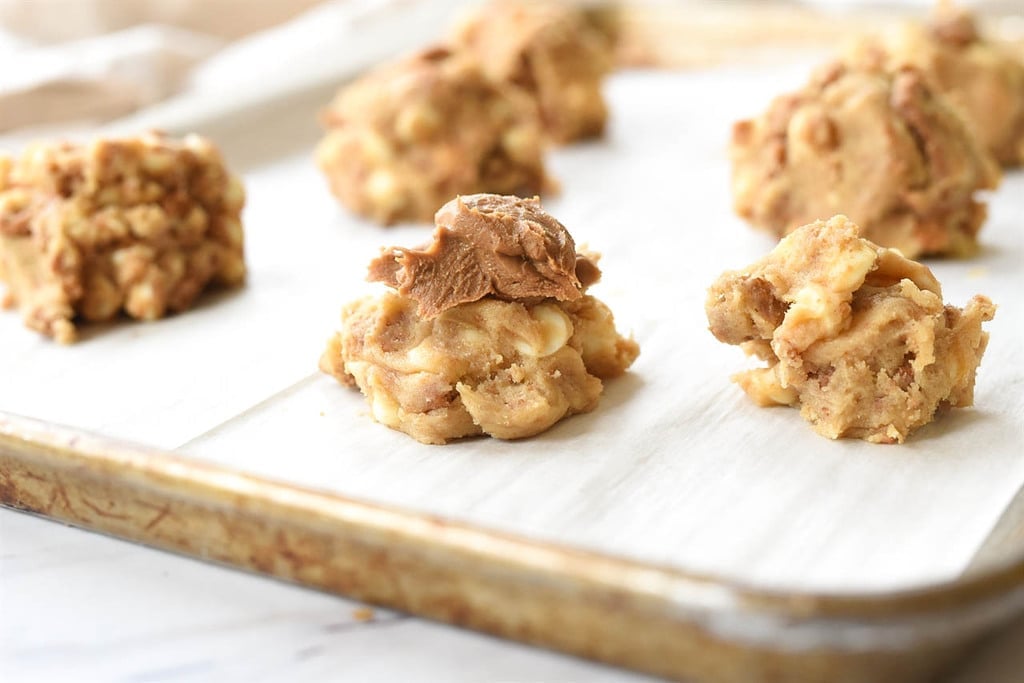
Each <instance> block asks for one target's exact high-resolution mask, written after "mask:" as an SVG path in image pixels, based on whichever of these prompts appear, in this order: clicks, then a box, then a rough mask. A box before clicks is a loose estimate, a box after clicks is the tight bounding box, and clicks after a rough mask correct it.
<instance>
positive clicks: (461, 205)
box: [369, 194, 600, 319]
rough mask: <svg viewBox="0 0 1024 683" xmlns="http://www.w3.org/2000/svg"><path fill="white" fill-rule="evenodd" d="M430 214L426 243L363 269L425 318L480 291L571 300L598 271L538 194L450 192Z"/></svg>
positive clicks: (396, 250)
mask: <svg viewBox="0 0 1024 683" xmlns="http://www.w3.org/2000/svg"><path fill="white" fill-rule="evenodd" d="M434 220H435V224H436V226H437V227H436V229H435V230H434V236H433V238H434V239H433V242H432V243H431V244H429V245H427V246H425V247H422V248H420V249H405V248H402V247H390V248H388V249H385V250H384V251H383V253H382V254H381V256H380V257H379V258H377V259H375V260H374V261H373V262H372V263H371V264H370V273H369V279H370V280H371V281H379V282H384V283H385V284H387V285H389V286H390V287H393V288H395V289H396V290H397V291H398V293H399V294H401V295H402V296H407V297H409V298H412V299H415V300H416V302H417V304H418V311H419V314H420V315H421V316H423V317H424V318H428V319H429V318H434V317H436V316H437V315H439V314H440V313H441V312H443V311H445V310H446V309H449V308H451V307H453V306H457V305H458V304H462V303H468V302H471V301H478V300H479V299H482V298H484V297H486V296H493V297H495V298H498V299H503V300H506V301H519V302H524V303H526V302H537V301H540V300H542V299H546V298H553V299H557V300H559V301H575V300H577V299H579V298H580V297H581V296H583V291H584V290H585V289H586V287H587V286H589V285H590V284H593V283H594V282H596V281H597V279H598V278H599V277H600V270H599V269H598V268H597V265H596V263H595V262H594V261H595V259H594V258H593V257H591V256H589V255H582V254H577V253H576V247H575V243H574V242H573V239H572V236H571V235H569V233H568V231H567V230H566V229H565V226H563V225H562V224H561V223H559V222H558V221H557V220H556V219H555V218H554V217H552V216H551V215H550V214H548V213H547V212H546V211H544V210H543V209H542V208H541V206H540V201H539V200H538V199H537V198H533V199H521V198H519V197H512V196H500V195H491V194H477V195H470V196H466V197H457V198H456V199H453V200H452V201H450V202H448V203H447V204H445V205H444V206H443V207H441V209H440V210H439V211H438V212H437V214H436V216H435V219H434Z"/></svg>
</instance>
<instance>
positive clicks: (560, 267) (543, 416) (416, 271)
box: [320, 195, 639, 444]
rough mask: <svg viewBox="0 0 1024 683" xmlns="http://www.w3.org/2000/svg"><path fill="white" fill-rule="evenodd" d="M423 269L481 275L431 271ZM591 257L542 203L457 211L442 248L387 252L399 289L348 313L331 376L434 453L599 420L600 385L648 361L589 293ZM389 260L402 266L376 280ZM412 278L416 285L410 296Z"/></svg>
mask: <svg viewBox="0 0 1024 683" xmlns="http://www.w3.org/2000/svg"><path fill="white" fill-rule="evenodd" d="M481 223H483V224H484V225H481ZM467 225H470V226H472V225H477V226H479V229H471V228H466V226H467ZM487 225H489V226H490V230H488V229H487ZM452 226H455V229H454V230H453V228H452ZM460 226H461V227H460ZM450 234H455V235H456V237H454V238H450V239H449V238H445V237H443V236H444V235H450ZM495 234H497V235H499V236H498V237H495ZM488 252H489V253H488ZM410 253H416V254H429V255H430V256H428V257H421V256H417V257H414V259H413V260H412V261H410V260H409V257H408V256H407V255H408V254H410ZM456 257H458V258H456ZM423 258H426V259H428V261H426V262H427V263H433V264H437V265H438V266H441V265H443V264H450V263H452V262H460V263H465V264H470V265H466V266H465V267H464V268H462V269H461V270H459V269H456V270H449V269H448V268H447V267H437V268H431V267H429V266H427V267H425V268H420V267H418V264H421V263H424V262H425V261H423V260H421V259H423ZM453 258H454V261H453ZM593 258H594V257H593V256H590V255H583V254H577V253H576V251H575V246H574V244H573V240H572V237H571V236H570V235H569V233H568V232H567V231H566V230H565V228H564V227H563V226H562V225H561V224H560V223H558V222H557V221H556V220H555V219H553V218H552V217H551V216H549V215H548V214H546V213H544V212H543V210H542V209H541V208H540V205H539V203H538V202H537V200H535V199H533V200H524V199H519V198H517V197H496V196H493V195H477V196H474V197H462V198H460V199H456V200H453V201H452V202H450V203H449V204H448V205H446V206H445V207H443V208H442V209H441V210H440V211H439V212H438V229H437V231H436V232H435V242H434V244H432V245H431V246H430V247H429V248H427V249H424V250H419V251H409V250H396V249H389V250H385V251H384V254H383V255H382V256H381V259H379V260H378V261H377V262H375V264H374V265H373V266H371V277H373V278H375V279H382V280H383V281H385V282H388V283H389V284H391V285H392V286H393V287H395V289H396V290H398V291H396V292H388V293H387V294H384V295H383V296H381V297H368V298H365V299H361V300H359V301H355V302H353V303H351V304H349V305H347V306H346V307H345V308H344V309H343V311H342V320H341V329H340V331H339V332H338V333H337V334H335V335H334V336H333V337H332V338H331V340H330V341H329V343H328V346H327V350H326V351H325V352H324V354H323V356H322V358H321V360H320V367H321V369H322V370H323V371H324V372H326V373H328V374H331V375H333V376H334V377H336V378H337V379H338V380H339V381H340V382H341V383H342V384H346V385H350V386H358V387H359V389H360V390H361V391H362V392H363V394H365V395H366V398H367V400H368V402H369V403H370V407H371V410H372V414H373V417H374V419H376V420H377V421H378V422H381V423H382V424H385V425H387V426H389V427H391V428H393V429H397V430H399V431H403V432H405V433H407V434H409V435H410V436H412V437H413V438H414V439H416V440H418V441H421V442H423V443H430V444H443V443H445V442H447V441H449V440H451V439H458V438H461V437H465V436H475V435H480V434H489V435H491V436H494V437H497V438H500V439H518V438H522V437H527V436H532V435H534V434H537V433H539V432H542V431H544V430H546V429H548V428H549V427H551V426H552V425H553V424H555V423H556V422H558V421H559V420H561V419H562V418H564V417H567V416H569V415H573V414H576V413H583V412H588V411H590V410H593V409H594V408H595V407H596V405H597V402H598V399H599V397H600V395H601V391H602V382H601V380H602V379H609V378H612V377H616V376H618V375H621V374H622V373H623V372H625V371H626V369H627V368H628V367H629V366H630V365H631V364H632V363H633V361H634V360H635V359H636V357H637V355H638V354H639V348H638V346H637V344H636V342H634V341H633V340H632V339H626V338H624V337H622V336H621V335H620V334H619V333H618V332H616V330H615V322H614V319H613V318H612V313H611V311H610V310H609V309H608V307H607V306H605V305H604V304H603V303H601V302H600V301H599V300H597V299H595V298H594V297H592V296H590V295H589V294H587V293H586V287H587V285H589V284H590V283H593V282H595V281H596V280H597V278H598V277H599V275H600V271H599V270H598V268H597V265H596V263H595V262H594V260H593ZM389 260H390V261H392V262H396V263H397V266H398V267H397V268H394V269H384V271H383V274H384V277H379V278H378V277H377V276H376V275H375V271H377V270H380V269H381V268H382V267H383V265H382V264H384V263H387V262H388V261H389ZM496 261H500V265H498V266H496V265H495V264H496ZM514 264H518V268H517V267H515V266H514ZM403 274H404V275H403ZM391 275H394V276H395V277H394V278H391V277H390V276H391ZM520 275H522V277H520ZM401 278H411V279H404V280H402V283H404V285H405V287H404V288H403V285H402V284H400V283H399V279H401ZM481 282H489V283H490V285H491V286H490V287H485V288H481V287H480V286H479V283H481ZM527 283H530V284H527ZM499 297H500V298H499Z"/></svg>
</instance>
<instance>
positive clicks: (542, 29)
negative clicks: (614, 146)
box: [452, 0, 612, 143]
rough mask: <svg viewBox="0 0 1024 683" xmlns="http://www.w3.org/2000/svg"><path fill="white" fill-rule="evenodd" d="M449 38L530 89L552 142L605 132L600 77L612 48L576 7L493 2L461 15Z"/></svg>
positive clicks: (494, 74) (500, 76)
mask: <svg viewBox="0 0 1024 683" xmlns="http://www.w3.org/2000/svg"><path fill="white" fill-rule="evenodd" d="M452 42H453V44H454V45H456V46H457V47H459V48H460V49H466V50H468V51H469V52H470V53H472V54H473V55H474V56H475V57H476V59H477V60H478V61H479V62H480V64H481V66H482V68H483V69H484V70H485V71H486V72H487V75H488V76H489V77H491V78H493V79H495V80H498V81H502V82H507V83H513V84H515V85H517V86H519V87H521V88H523V89H524V90H526V91H527V92H529V93H530V94H531V95H532V96H533V98H534V100H535V101H536V103H537V106H538V108H539V109H540V115H541V120H542V121H543V124H544V129H545V131H546V132H547V134H548V136H549V137H550V138H551V139H552V140H554V141H555V142H559V143H566V142H572V141H573V140H579V139H583V138H588V137H594V136H597V135H600V134H601V133H602V132H603V131H604V126H605V121H606V120H607V118H608V109H607V106H606V105H605V102H604V98H603V96H602V94H601V82H602V80H603V78H604V76H605V75H606V74H607V73H608V72H609V71H611V67H612V55H611V48H610V46H609V45H608V43H607V40H606V39H605V38H604V36H602V35H601V34H600V33H599V32H598V31H597V30H596V29H595V28H593V27H592V26H591V25H590V24H589V23H588V22H587V20H586V18H585V17H584V15H583V13H582V12H581V11H580V10H579V9H576V8H572V7H567V6H565V5H564V4H559V3H555V2H521V1H514V0H513V1H509V0H504V1H498V2H492V3H489V4H487V5H484V6H483V7H481V8H479V9H477V10H476V11H475V12H473V13H472V14H471V15H469V16H467V17H465V18H464V20H463V21H461V22H460V23H459V25H458V27H457V28H456V30H455V31H454V32H453V35H452Z"/></svg>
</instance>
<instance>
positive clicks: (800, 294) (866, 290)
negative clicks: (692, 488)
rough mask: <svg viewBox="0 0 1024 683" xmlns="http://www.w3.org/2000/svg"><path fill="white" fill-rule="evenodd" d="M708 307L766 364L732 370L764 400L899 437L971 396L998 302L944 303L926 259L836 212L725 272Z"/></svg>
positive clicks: (730, 340)
mask: <svg viewBox="0 0 1024 683" xmlns="http://www.w3.org/2000/svg"><path fill="white" fill-rule="evenodd" d="M706 310H707V316H708V321H709V322H710V327H711V332H712V334H714V335H715V337H717V338H718V339H719V340H720V341H723V342H725V343H727V344H738V345H740V346H742V347H743V348H744V350H746V351H747V353H749V354H752V355H756V356H757V357H759V358H761V359H762V360H764V361H766V362H767V363H768V366H767V367H765V368H759V369H755V370H748V371H746V372H741V373H739V374H738V375H736V376H735V377H734V379H735V381H736V382H737V383H738V384H739V385H740V386H741V387H742V388H743V390H744V391H746V392H747V395H749V396H750V398H752V399H753V400H754V401H755V402H757V403H758V404H759V405H762V406H770V405H791V406H799V407H800V414H801V415H803V417H804V418H805V419H807V420H808V421H809V422H810V423H811V425H812V426H813V427H814V430H815V431H817V432H818V433H819V434H821V435H823V436H827V437H829V438H832V439H835V438H839V437H855V438H860V439H865V440H867V441H873V442H876V443H902V442H903V440H904V439H906V437H907V435H908V434H910V432H912V431H913V430H914V429H916V428H918V427H920V426H921V425H924V424H927V423H928V422H930V421H931V420H932V419H933V417H934V415H935V412H936V410H937V409H939V408H941V407H945V406H969V405H971V404H972V403H973V401H974V377H975V373H976V371H977V369H978V364H979V363H980V362H981V356H982V354H983V353H984V352H985V345H986V344H987V343H988V333H986V332H983V331H982V329H981V324H982V322H984V321H988V320H991V319H992V317H993V315H994V313H995V306H993V305H992V302H991V301H989V300H988V299H987V298H985V297H983V296H975V297H974V298H973V299H971V300H970V301H969V302H968V304H967V306H966V307H965V308H963V309H960V308H956V307H955V306H944V305H943V303H942V292H941V289H940V287H939V283H938V282H937V281H936V280H935V277H934V276H933V275H932V273H931V271H930V270H929V269H928V268H926V267H925V266H923V265H921V264H919V263H916V262H914V261H910V260H908V259H906V258H904V257H903V256H902V255H900V253H899V252H897V251H895V250H892V249H884V248H881V247H878V246H876V245H874V244H872V243H871V242H869V241H868V240H865V239H861V238H860V237H859V236H858V228H857V226H856V225H855V224H854V223H853V222H851V221H850V220H848V219H847V218H846V217H845V216H835V217H833V218H831V219H830V220H829V221H828V222H824V221H817V222H816V223H812V224H810V225H806V226H804V227H802V228H800V229H798V230H796V231H794V232H793V233H792V234H790V235H789V236H788V237H786V238H784V239H783V240H782V241H781V242H779V244H778V246H776V247H775V249H774V250H773V251H772V252H771V253H770V254H769V255H768V256H767V257H765V258H764V259H762V260H761V261H759V262H757V263H755V264H754V265H752V266H751V267H749V268H746V269H744V270H743V271H736V272H726V273H724V274H723V275H722V276H721V277H720V278H719V279H718V280H717V281H716V282H715V283H714V284H713V285H712V286H711V289H710V290H709V292H708V298H707V304H706Z"/></svg>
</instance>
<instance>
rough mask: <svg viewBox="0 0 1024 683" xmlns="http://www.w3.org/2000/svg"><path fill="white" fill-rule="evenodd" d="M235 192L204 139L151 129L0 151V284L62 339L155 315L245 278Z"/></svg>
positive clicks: (238, 192) (30, 318)
mask: <svg viewBox="0 0 1024 683" xmlns="http://www.w3.org/2000/svg"><path fill="white" fill-rule="evenodd" d="M244 203H245V193H244V191H243V189H242V184H241V182H240V181H239V180H238V178H236V177H234V176H233V175H231V174H230V173H229V172H228V170H227V169H226V168H225V166H224V162H223V160H222V159H221V156H220V153H219V152H218V151H217V149H216V148H215V147H214V146H213V145H212V144H211V143H210V142H209V141H207V140H205V139H203V138H201V137H199V136H195V135H191V136H187V137H185V138H184V139H183V140H180V141H178V140H172V139H170V138H167V137H164V136H162V135H158V134H149V135H143V136H140V137H136V138H125V139H115V140H106V139H100V140H96V141H95V142H92V143H91V144H88V145H75V144H71V143H57V144H39V145H36V146H33V147H30V148H29V149H27V150H26V151H25V152H24V154H22V155H21V157H20V158H17V159H13V158H10V157H5V156H3V155H0V282H3V283H5V284H6V285H7V296H6V298H5V301H4V303H6V304H8V305H17V306H18V307H19V308H20V309H21V313H22V316H23V318H24V320H25V324H26V325H27V326H28V327H30V328H32V329H34V330H37V331H39V332H42V333H43V334H46V335H48V336H51V337H54V338H55V339H57V341H60V342H64V343H66V342H72V341H74V340H75V338H76V334H77V325H78V324H79V323H80V322H82V321H103V320H110V319H112V318H114V317H115V316H117V315H119V314H121V313H122V312H123V313H125V314H127V315H128V316H131V317H132V318H137V319H142V320H153V319H156V318H161V317H163V316H164V315H166V314H168V313H170V312H178V311H183V310H185V309H187V308H189V307H190V306H191V305H192V303H193V301H195V299H196V297H198V296H199V294H200V293H201V292H202V291H203V290H205V289H206V288H207V287H210V286H212V285H221V286H236V285H239V284H241V283H242V282H243V281H244V279H245V261H244V260H243V253H242V252H243V241H244V240H243V234H242V224H241V212H242V205H243V204H244Z"/></svg>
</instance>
